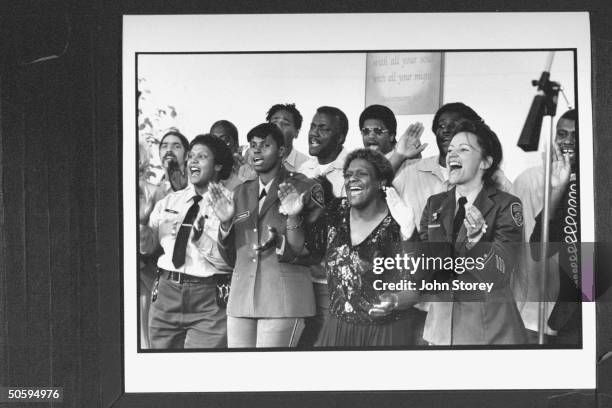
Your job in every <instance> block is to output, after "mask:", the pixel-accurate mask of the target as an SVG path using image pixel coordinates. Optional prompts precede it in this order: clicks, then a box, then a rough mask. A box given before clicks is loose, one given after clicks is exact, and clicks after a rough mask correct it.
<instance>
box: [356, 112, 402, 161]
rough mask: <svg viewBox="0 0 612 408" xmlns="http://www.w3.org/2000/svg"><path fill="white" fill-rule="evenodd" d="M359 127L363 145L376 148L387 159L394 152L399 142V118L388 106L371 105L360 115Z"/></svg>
mask: <svg viewBox="0 0 612 408" xmlns="http://www.w3.org/2000/svg"><path fill="white" fill-rule="evenodd" d="M359 129H360V130H361V137H362V138H363V147H365V148H368V149H372V150H376V151H378V152H380V153H382V154H384V155H385V157H386V158H387V159H389V158H390V156H391V155H392V154H393V147H394V146H395V144H396V143H397V140H396V139H395V135H396V132H397V120H396V119H395V115H394V114H393V112H392V111H391V109H389V108H388V107H386V106H383V105H370V106H368V107H367V108H365V110H364V111H363V112H361V115H360V116H359Z"/></svg>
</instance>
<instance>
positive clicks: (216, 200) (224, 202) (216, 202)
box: [208, 182, 235, 226]
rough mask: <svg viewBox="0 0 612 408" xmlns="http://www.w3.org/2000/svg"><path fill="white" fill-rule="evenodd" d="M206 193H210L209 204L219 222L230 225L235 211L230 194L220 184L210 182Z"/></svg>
mask: <svg viewBox="0 0 612 408" xmlns="http://www.w3.org/2000/svg"><path fill="white" fill-rule="evenodd" d="M208 191H209V192H210V200H209V204H210V205H211V207H212V208H213V210H214V212H215V214H216V215H217V218H219V221H221V223H222V224H224V226H227V225H228V224H230V223H231V221H232V218H233V217H234V211H235V210H234V201H233V200H232V198H231V194H230V193H229V192H228V191H227V190H226V188H225V187H223V186H222V185H221V184H218V183H212V182H211V183H210V184H209V185H208Z"/></svg>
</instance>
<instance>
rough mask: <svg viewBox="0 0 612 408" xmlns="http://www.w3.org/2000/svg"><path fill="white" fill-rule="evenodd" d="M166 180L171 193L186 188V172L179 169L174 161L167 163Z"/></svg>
mask: <svg viewBox="0 0 612 408" xmlns="http://www.w3.org/2000/svg"><path fill="white" fill-rule="evenodd" d="M168 180H169V181H170V185H171V186H172V190H173V191H179V190H182V189H184V188H185V187H187V172H186V171H185V169H184V168H183V169H181V168H180V167H179V165H178V162H177V161H176V160H170V161H169V162H168Z"/></svg>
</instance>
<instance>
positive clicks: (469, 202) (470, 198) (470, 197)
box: [455, 184, 483, 209]
mask: <svg viewBox="0 0 612 408" xmlns="http://www.w3.org/2000/svg"><path fill="white" fill-rule="evenodd" d="M482 187H483V185H482V184H481V185H480V187H478V188H475V189H473V190H472V191H470V192H469V193H467V194H466V195H464V196H461V195H460V194H459V191H458V190H457V189H456V188H455V208H458V205H457V201H459V198H460V197H465V198H466V200H467V202H466V203H465V208H466V209H467V208H468V207H470V206H471V205H472V203H473V202H474V200H476V197H477V196H478V193H480V190H482Z"/></svg>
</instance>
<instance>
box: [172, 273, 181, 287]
mask: <svg viewBox="0 0 612 408" xmlns="http://www.w3.org/2000/svg"><path fill="white" fill-rule="evenodd" d="M175 276H176V277H177V278H176V279H174V277H175ZM170 281H172V282H174V283H179V284H182V283H183V274H182V273H180V272H170Z"/></svg>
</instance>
